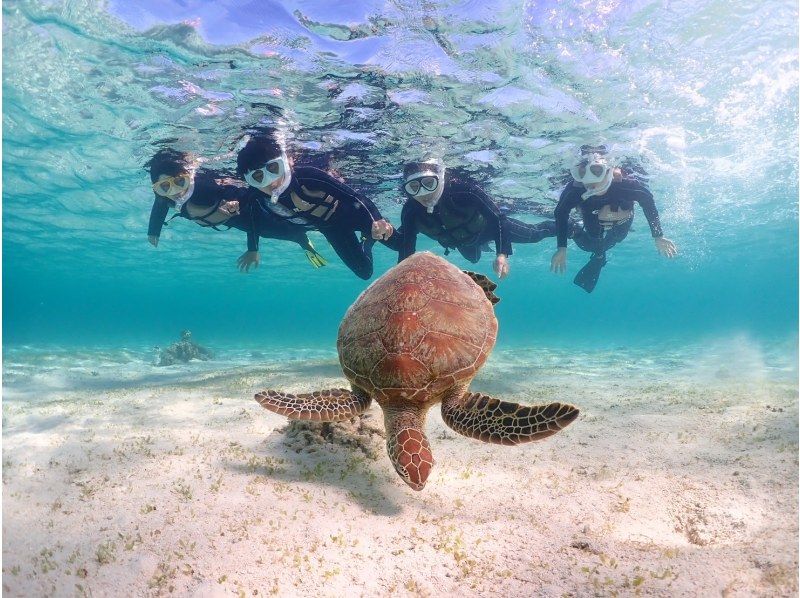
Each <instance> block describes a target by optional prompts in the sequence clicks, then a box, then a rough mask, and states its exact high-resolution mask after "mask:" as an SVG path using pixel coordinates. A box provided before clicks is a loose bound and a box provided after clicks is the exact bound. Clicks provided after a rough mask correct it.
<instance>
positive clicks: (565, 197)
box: [555, 183, 581, 247]
mask: <svg viewBox="0 0 800 598" xmlns="http://www.w3.org/2000/svg"><path fill="white" fill-rule="evenodd" d="M580 200H581V192H580V189H578V188H576V187H574V186H573V185H572V183H569V184H568V185H567V186H566V187H564V190H563V191H562V192H561V197H559V198H558V205H556V209H555V217H556V237H557V239H558V247H566V246H567V237H568V236H569V213H570V212H571V211H572V210H573V208H576V207H578V204H579V203H580Z"/></svg>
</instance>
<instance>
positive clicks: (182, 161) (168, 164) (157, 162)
mask: <svg viewBox="0 0 800 598" xmlns="http://www.w3.org/2000/svg"><path fill="white" fill-rule="evenodd" d="M189 162H190V159H189V154H188V153H186V152H179V151H178V150H174V149H172V148H169V147H168V148H164V149H160V150H158V151H157V152H156V153H155V155H154V156H153V157H152V158H150V160H148V161H147V162H146V163H145V165H144V167H145V168H149V169H150V182H152V183H155V182H156V181H157V180H158V177H160V176H161V175H162V174H165V175H167V176H175V175H177V174H180V173H181V172H184V171H185V170H187V169H188V166H189Z"/></svg>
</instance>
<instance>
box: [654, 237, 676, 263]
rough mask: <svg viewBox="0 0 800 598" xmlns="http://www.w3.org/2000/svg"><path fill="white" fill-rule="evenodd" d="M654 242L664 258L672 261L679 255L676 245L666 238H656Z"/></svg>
mask: <svg viewBox="0 0 800 598" xmlns="http://www.w3.org/2000/svg"><path fill="white" fill-rule="evenodd" d="M653 241H655V244H656V249H658V253H660V254H661V255H663V256H664V257H668V258H670V259H671V258H673V257H675V256H676V255H678V248H677V247H675V243H673V242H672V241H670V240H669V239H665V238H664V237H655V238H654V239H653Z"/></svg>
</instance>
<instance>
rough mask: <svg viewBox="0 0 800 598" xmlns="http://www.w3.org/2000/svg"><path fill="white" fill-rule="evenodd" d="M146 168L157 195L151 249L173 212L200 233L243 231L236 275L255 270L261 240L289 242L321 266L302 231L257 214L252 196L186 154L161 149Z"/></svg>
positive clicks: (150, 229) (150, 231)
mask: <svg viewBox="0 0 800 598" xmlns="http://www.w3.org/2000/svg"><path fill="white" fill-rule="evenodd" d="M145 166H146V167H148V168H149V169H150V180H151V181H152V187H153V191H154V192H155V194H156V197H155V200H154V201H153V207H152V209H151V210H150V223H149V226H148V230H147V239H148V241H149V242H150V244H151V245H153V246H154V247H157V246H158V241H159V237H160V235H161V228H162V227H163V226H164V224H165V218H166V216H167V213H168V211H169V209H170V207H172V208H174V209H175V211H176V212H177V214H176V215H175V216H181V217H183V218H187V219H189V220H193V221H195V222H197V224H199V225H200V226H203V227H210V228H214V229H215V230H221V229H218V228H217V227H218V226H225V227H227V228H236V229H238V230H242V231H245V232H246V233H247V252H245V253H244V254H243V255H241V256H240V257H239V259H238V265H239V269H240V270H243V271H245V272H246V271H249V268H250V266H251V265H255V266H258V260H254V259H252V256H253V254H255V255H256V256H258V240H259V237H265V238H271V239H281V240H286V241H293V242H295V243H297V244H298V245H300V247H302V248H303V250H304V251H305V252H306V257H307V258H308V260H309V261H310V262H311V264H312V265H313V266H314V267H316V268H318V267H320V266H323V265H325V263H326V262H325V260H324V258H323V257H322V256H321V255H320V254H319V253H317V251H316V249H314V246H313V245H312V244H311V241H309V239H308V236H307V235H306V233H305V231H304V230H303V229H299V228H297V227H294V226H290V225H288V224H286V223H285V222H283V221H282V220H280V219H278V218H274V217H273V216H272V214H271V213H269V212H267V211H265V210H263V209H262V208H261V206H260V204H259V202H258V201H257V199H258V198H257V196H256V193H255V192H254V191H252V190H250V189H248V188H247V187H244V186H242V185H240V184H238V183H237V181H235V180H234V179H230V178H224V177H221V176H220V174H219V173H216V172H214V171H211V170H199V169H198V165H197V162H196V161H195V160H192V158H191V157H190V155H189V154H186V153H184V152H179V151H176V150H173V149H162V150H160V151H158V152H157V153H156V154H155V156H153V158H152V159H151V160H150V161H149V162H148V163H147V164H146V165H145ZM175 216H173V218H174V217H175Z"/></svg>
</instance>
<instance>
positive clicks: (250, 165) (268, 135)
mask: <svg viewBox="0 0 800 598" xmlns="http://www.w3.org/2000/svg"><path fill="white" fill-rule="evenodd" d="M282 152H283V147H281V144H280V143H279V142H278V139H277V134H276V132H275V130H273V129H265V130H263V131H261V132H259V133H258V134H257V135H253V136H252V137H250V139H249V140H248V141H247V145H245V146H244V147H243V148H242V149H241V151H240V152H239V154H238V155H237V156H236V174H238V175H239V176H240V177H242V176H244V174H245V173H246V172H249V171H250V170H255V169H256V168H259V167H261V166H264V164H266V163H267V162H268V161H270V160H273V159H274V158H277V157H278V156H280V155H281V153H282Z"/></svg>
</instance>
